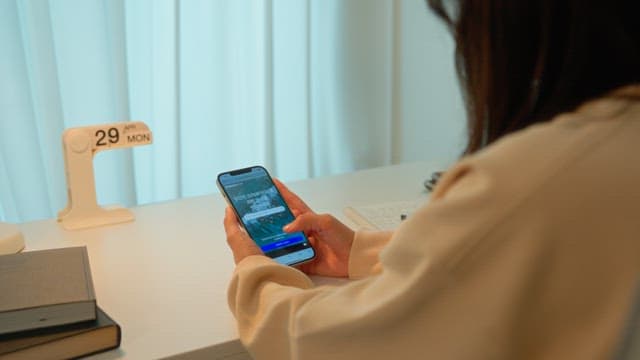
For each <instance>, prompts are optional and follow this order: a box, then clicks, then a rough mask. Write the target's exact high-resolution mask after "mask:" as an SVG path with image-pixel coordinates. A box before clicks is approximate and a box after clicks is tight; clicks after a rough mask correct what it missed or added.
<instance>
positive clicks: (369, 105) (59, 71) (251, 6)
mask: <svg viewBox="0 0 640 360" xmlns="http://www.w3.org/2000/svg"><path fill="white" fill-rule="evenodd" d="M406 1H410V2H418V1H420V0H406ZM406 6H407V5H406V4H405V0H393V1H389V0H349V1H343V0H190V1H179V0H135V1H128V0H127V1H125V0H55V1H45V0H41V1H29V0H26V1H22V0H3V1H0V43H1V44H3V56H0V79H2V80H1V81H0V220H2V221H11V222H21V221H29V220H35V219H42V218H51V217H55V216H56V214H57V211H58V210H60V209H62V208H63V207H64V206H65V205H66V202H67V195H66V180H65V175H64V160H63V155H62V145H61V135H62V132H63V131H64V130H65V129H67V128H71V127H76V126H86V125H94V124H100V123H111V122H120V121H144V122H145V123H146V124H147V125H149V128H150V129H151V130H152V131H153V135H154V143H153V144H152V145H149V146H142V147H136V148H133V149H123V150H117V151H104V152H101V153H99V154H98V155H97V156H96V157H95V159H94V170H95V176H96V188H97V195H98V202H99V203H100V204H103V205H104V204H112V203H119V204H123V205H125V206H134V205H138V204H145V203H151V202H157V201H165V200H171V199H175V198H179V197H183V196H197V195H202V194H208V193H212V192H216V191H217V190H216V188H215V176H216V174H217V173H219V172H221V171H226V170H229V169H233V168H239V167H245V166H250V165H255V164H262V165H265V166H266V167H267V168H268V169H270V170H271V172H272V173H273V174H274V175H275V176H278V177H280V178H282V179H283V180H296V179H303V178H308V177H314V176H323V175H328V174H334V173H340V172H346V171H351V170H355V169H361V168H366V167H372V166H381V165H387V164H390V163H391V162H392V161H393V162H396V161H407V160H415V159H416V158H417V156H413V157H408V158H407V157H403V154H402V151H404V150H403V149H405V148H406V147H407V145H406V144H402V145H401V142H402V141H404V137H403V135H402V134H404V133H405V132H407V131H411V129H407V128H404V129H400V128H399V125H400V124H405V123H406V122H405V121H404V119H401V118H400V117H401V116H402V111H400V110H401V109H400V110H399V108H398V106H400V107H402V106H404V105H403V103H402V101H403V99H402V98H401V97H400V96H399V94H400V93H401V92H400V90H401V88H402V86H403V85H402V81H403V79H404V77H406V74H405V73H404V72H403V71H401V69H402V67H403V66H404V63H405V62H406V61H407V60H405V59H404V58H403V55H402V53H401V52H402V51H404V50H403V48H402V46H400V45H401V44H400V41H406V40H404V39H403V38H401V37H400V35H401V33H400V32H399V31H400V30H399V29H404V27H403V26H404V25H401V24H400V23H399V22H400V21H402V14H403V11H406V10H403V9H405V8H406ZM423 7H424V6H423ZM423 10H424V11H425V12H426V9H423ZM442 32H443V33H444V32H445V30H444V29H443V30H442ZM402 44H404V42H403V43H402ZM445 56H447V57H448V56H449V54H445ZM452 69H453V67H452V66H451V70H452ZM452 74H453V71H451V73H450V74H449V75H447V76H449V77H450V78H451V79H453V75H452ZM400 77H402V79H401V78H400ZM403 91H406V89H405V90H403ZM454 115H456V114H454ZM456 116H457V115H456ZM405 125H406V124H405ZM412 136H413V137H414V138H415V137H416V135H415V133H414V134H412ZM419 141H420V140H417V142H416V143H418V142H419ZM417 146H421V145H420V144H418V145H417Z"/></svg>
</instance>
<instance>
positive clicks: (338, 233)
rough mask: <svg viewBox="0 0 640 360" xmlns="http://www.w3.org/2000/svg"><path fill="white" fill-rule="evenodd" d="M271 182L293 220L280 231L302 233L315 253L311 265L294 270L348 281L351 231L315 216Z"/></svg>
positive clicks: (328, 217) (325, 216)
mask: <svg viewBox="0 0 640 360" xmlns="http://www.w3.org/2000/svg"><path fill="white" fill-rule="evenodd" d="M274 180H275V183H276V186H277V187H278V190H280V193H281V194H282V196H283V197H284V199H285V201H286V202H287V205H289V207H290V208H291V211H292V212H293V214H294V215H295V217H296V219H295V220H294V221H293V222H291V223H290V224H288V225H287V226H285V227H284V231H286V232H288V233H291V232H297V231H302V232H304V233H305V234H306V235H307V237H308V238H309V241H310V242H311V246H313V249H314V250H315V253H316V257H315V258H314V259H313V260H312V261H310V262H308V263H305V264H302V265H300V266H297V267H298V268H299V269H300V270H302V271H304V272H305V273H307V274H313V275H322V276H333V277H348V276H349V253H350V252H351V245H352V244H353V237H354V235H355V233H354V232H353V230H351V229H350V228H349V227H348V226H346V225H345V224H343V223H341V222H340V221H339V220H338V219H336V218H335V217H333V216H331V215H328V214H316V213H315V212H313V210H311V208H309V206H307V204H305V203H304V201H302V200H301V199H300V198H299V197H298V196H297V195H296V194H294V193H293V192H291V191H290V190H289V189H288V188H287V187H286V186H285V185H284V184H283V183H281V182H280V181H279V180H277V179H274Z"/></svg>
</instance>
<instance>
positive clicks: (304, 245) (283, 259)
mask: <svg viewBox="0 0 640 360" xmlns="http://www.w3.org/2000/svg"><path fill="white" fill-rule="evenodd" d="M218 185H219V186H220V188H221V190H222V192H223V194H224V196H225V197H226V198H227V200H228V202H229V203H230V204H231V206H232V207H233V209H234V211H235V212H236V215H237V216H238V218H239V219H240V222H241V223H242V225H243V226H244V228H245V230H246V231H247V233H248V234H249V236H250V237H251V239H253V241H255V243H256V244H257V245H258V246H259V247H260V249H262V252H264V254H265V255H267V256H269V257H270V258H272V259H274V260H275V261H277V262H279V263H281V264H285V265H295V264H299V263H302V262H305V261H308V260H310V259H312V258H313V257H314V256H315V252H314V251H313V248H312V247H311V244H309V240H308V239H307V237H306V236H305V235H304V233H303V232H296V233H285V232H284V231H283V230H282V227H283V226H285V225H287V224H289V223H290V222H292V221H293V220H294V217H293V214H292V213H291V210H290V209H289V207H288V206H287V204H286V203H285V201H284V199H283V198H282V195H280V192H279V191H278V189H277V188H276V186H275V184H274V183H273V181H272V180H271V177H270V176H269V173H267V170H265V169H264V168H263V167H261V166H254V167H250V168H246V169H240V170H235V171H230V172H225V173H222V174H220V175H218Z"/></svg>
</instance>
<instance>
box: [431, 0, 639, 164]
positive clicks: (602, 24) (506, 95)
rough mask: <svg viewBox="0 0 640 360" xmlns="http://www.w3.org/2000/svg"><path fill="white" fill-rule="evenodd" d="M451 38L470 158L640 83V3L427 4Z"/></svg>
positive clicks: (450, 0) (443, 0)
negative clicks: (533, 126) (508, 137)
mask: <svg viewBox="0 0 640 360" xmlns="http://www.w3.org/2000/svg"><path fill="white" fill-rule="evenodd" d="M428 3H429V5H430V7H431V8H432V9H433V11H434V12H435V13H436V14H437V15H438V16H440V17H441V18H442V19H443V20H444V21H445V22H446V23H447V24H448V25H449V26H450V29H451V31H452V32H453V35H454V38H455V42H456V67H457V71H458V75H459V78H460V81H461V84H462V87H463V93H464V96H465V100H466V105H467V112H468V138H469V140H468V143H467V147H466V150H465V153H466V154H470V153H473V152H475V151H477V150H479V149H481V148H483V147H484V146H486V145H488V144H490V143H492V142H493V141H494V140H496V139H498V138H499V137H501V136H503V135H505V134H508V133H510V132H513V131H516V130H519V129H522V128H524V127H526V126H528V125H531V124H533V123H536V122H541V121H545V120H549V119H550V118H552V117H553V116H555V115H557V114H559V113H562V112H566V111H570V110H573V109H575V108H576V107H577V106H578V105H580V104H581V103H583V102H585V101H587V100H590V99H593V98H596V97H599V96H602V95H604V94H606V93H607V92H609V91H612V90H613V89H616V88H619V87H621V86H623V85H627V84H633V83H640V20H639V16H640V5H639V4H640V1H638V0H606V1H605V0H599V1H598V0H458V1H455V0H428Z"/></svg>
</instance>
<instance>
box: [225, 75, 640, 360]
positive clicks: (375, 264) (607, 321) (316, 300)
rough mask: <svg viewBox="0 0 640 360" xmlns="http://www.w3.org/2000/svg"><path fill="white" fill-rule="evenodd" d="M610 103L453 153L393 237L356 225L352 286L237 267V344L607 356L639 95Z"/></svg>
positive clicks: (624, 302)
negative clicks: (466, 153) (458, 156)
mask: <svg viewBox="0 0 640 360" xmlns="http://www.w3.org/2000/svg"><path fill="white" fill-rule="evenodd" d="M616 95H618V96H620V97H606V98H602V99H600V100H596V101H593V102H590V103H588V104H586V105H583V106H582V107H580V108H579V109H578V110H577V111H575V112H573V113H568V114H563V115H561V116H558V117H557V118H555V119H554V120H553V121H550V122H547V123H544V124H540V125H535V126H531V127H529V128H527V129H525V130H523V131H519V132H517V133H515V134H513V135H510V136H506V137H504V138H503V139H502V140H500V141H498V142H496V143H495V144H494V145H492V146H490V147H488V148H487V149H485V150H483V151H481V152H479V153H477V154H475V155H473V156H470V157H467V158H465V159H463V160H461V161H460V162H459V163H458V164H456V165H455V166H453V167H452V168H451V169H449V170H448V171H447V172H446V175H445V176H444V177H443V178H442V179H441V182H440V183H439V184H438V187H437V188H436V190H435V192H434V194H433V196H432V197H431V201H430V202H429V203H428V204H427V205H426V206H424V207H423V208H422V209H420V210H419V211H418V212H416V213H415V214H413V215H412V216H411V218H410V219H409V220H407V221H405V222H404V223H403V224H402V226H400V227H399V228H398V229H397V230H396V231H395V232H394V233H373V232H358V233H357V234H356V238H355V240H354V245H353V248H352V251H351V256H350V260H349V272H350V276H351V277H352V278H354V279H358V280H354V281H352V282H349V283H348V284H346V285H342V286H335V287H332V286H321V287H314V286H313V284H312V282H311V281H310V280H309V278H308V277H307V276H306V275H305V274H303V273H302V272H300V271H298V270H296V269H294V268H291V267H286V266H281V265H278V264H276V263H275V262H274V261H272V260H270V259H268V258H266V257H264V256H250V257H247V258H245V259H244V260H243V261H241V262H240V263H239V264H238V266H237V268H236V270H235V272H234V275H233V278H232V280H231V284H230V287H229V291H228V296H229V305H230V307H231V310H232V311H233V313H234V315H235V316H236V318H237V322H238V328H239V333H240V338H241V340H242V342H243V343H244V344H245V345H246V346H247V348H248V349H249V351H250V353H251V354H252V355H253V356H254V357H255V359H304V360H311V359H398V360H400V359H403V360H404V359H563V360H566V359H604V358H607V357H609V356H610V355H611V354H612V352H613V351H614V350H615V347H616V346H617V344H618V342H619V339H620V336H621V335H620V333H621V331H622V328H623V326H624V322H625V320H626V318H627V316H628V312H629V309H630V306H631V299H632V296H633V291H634V288H635V286H636V283H637V282H638V280H639V279H640V277H639V276H640V86H636V87H628V88H625V89H623V90H621V91H619V92H617V93H616ZM634 96H635V97H637V98H638V100H633V97H634Z"/></svg>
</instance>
